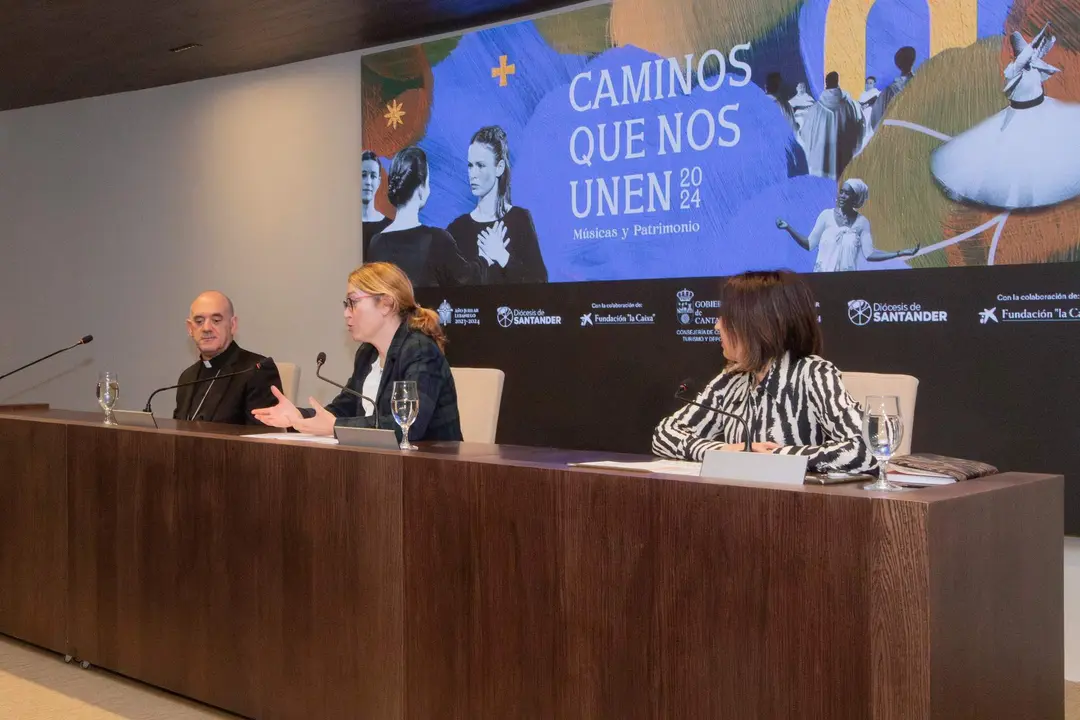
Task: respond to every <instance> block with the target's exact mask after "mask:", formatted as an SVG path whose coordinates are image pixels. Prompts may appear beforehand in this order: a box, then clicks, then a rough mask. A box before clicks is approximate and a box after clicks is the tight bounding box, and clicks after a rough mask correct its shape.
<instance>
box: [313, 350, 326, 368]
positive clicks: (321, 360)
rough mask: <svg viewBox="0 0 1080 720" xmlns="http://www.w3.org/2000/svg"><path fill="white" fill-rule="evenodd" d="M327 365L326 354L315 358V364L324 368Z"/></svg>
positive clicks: (320, 354)
mask: <svg viewBox="0 0 1080 720" xmlns="http://www.w3.org/2000/svg"><path fill="white" fill-rule="evenodd" d="M324 363H326V353H324V352H321V353H319V354H318V355H317V356H316V357H315V364H316V365H318V366H319V367H322V366H323V364H324Z"/></svg>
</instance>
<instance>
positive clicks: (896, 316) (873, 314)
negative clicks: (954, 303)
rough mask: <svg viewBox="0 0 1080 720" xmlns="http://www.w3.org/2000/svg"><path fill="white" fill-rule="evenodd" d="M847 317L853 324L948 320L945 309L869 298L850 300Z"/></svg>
mask: <svg viewBox="0 0 1080 720" xmlns="http://www.w3.org/2000/svg"><path fill="white" fill-rule="evenodd" d="M847 317H848V320H850V321H851V324H852V325H858V326H859V327H862V326H864V325H869V324H870V323H872V322H873V323H938V322H948V321H949V313H948V312H946V311H945V310H925V309H923V306H922V305H920V304H919V303H871V302H870V301H868V300H863V299H861V298H860V299H858V300H848V304H847Z"/></svg>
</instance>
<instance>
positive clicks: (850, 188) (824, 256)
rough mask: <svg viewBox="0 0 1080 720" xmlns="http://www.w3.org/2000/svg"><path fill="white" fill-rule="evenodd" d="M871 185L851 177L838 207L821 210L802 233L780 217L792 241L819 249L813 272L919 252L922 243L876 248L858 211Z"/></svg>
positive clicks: (839, 195) (843, 187) (839, 269)
mask: <svg viewBox="0 0 1080 720" xmlns="http://www.w3.org/2000/svg"><path fill="white" fill-rule="evenodd" d="M869 197H870V188H869V187H867V185H866V183H865V182H863V181H862V180H860V179H858V178H851V179H850V180H847V181H845V182H844V184H843V185H841V186H840V191H839V192H838V193H837V194H836V207H834V208H829V209H828V210H822V211H821V214H820V215H818V218H817V222H816V223H814V229H813V230H811V231H810V234H809V235H803V234H802V233H800V232H799V231H798V230H796V229H795V228H793V227H791V225H789V224H788V223H787V221H786V220H782V219H780V220H777V221H776V227H778V228H780V229H781V230H786V231H787V234H788V235H790V236H791V238H792V240H794V241H795V242H797V243H799V245H801V246H802V247H803V248H804V249H806V250H809V251H810V252H815V251H816V252H817V257H816V258H815V259H814V272H844V271H848V270H858V269H859V263H860V261H868V262H881V261H883V260H893V259H895V258H900V257H911V256H914V255H915V253H917V252H919V247H920V246H919V244H918V243H916V244H915V247H912V248H907V249H906V250H898V251H896V252H885V251H882V250H877V249H876V248H874V238H873V236H871V235H870V221H869V220H868V219H867V218H866V216H865V215H863V214H862V213H860V212H859V208H861V207H862V206H863V205H864V204H866V200H867V198H869Z"/></svg>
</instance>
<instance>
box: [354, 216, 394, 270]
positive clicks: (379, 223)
mask: <svg viewBox="0 0 1080 720" xmlns="http://www.w3.org/2000/svg"><path fill="white" fill-rule="evenodd" d="M392 222H393V220H391V219H390V218H388V217H384V218H383V219H382V220H365V221H364V238H363V242H362V245H361V250H362V251H363V253H364V254H363V255H361V256H360V257H361V258H363V261H364V262H367V261H368V252H370V250H371V240H372V238H374V237H375V236H376V235H378V234H379V233H381V232H382V231H383V230H385V229H386V226H387V225H389V224H390V223H392Z"/></svg>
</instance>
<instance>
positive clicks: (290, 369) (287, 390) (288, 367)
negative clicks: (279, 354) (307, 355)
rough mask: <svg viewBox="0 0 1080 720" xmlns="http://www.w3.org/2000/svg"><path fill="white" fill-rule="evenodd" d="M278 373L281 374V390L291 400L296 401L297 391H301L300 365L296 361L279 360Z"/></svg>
mask: <svg viewBox="0 0 1080 720" xmlns="http://www.w3.org/2000/svg"><path fill="white" fill-rule="evenodd" d="M275 365H277V369H278V374H279V375H281V392H282V393H284V394H285V397H287V398H289V400H290V401H292V402H296V393H298V392H300V366H299V365H297V364H296V363H286V362H279V363H275Z"/></svg>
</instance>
